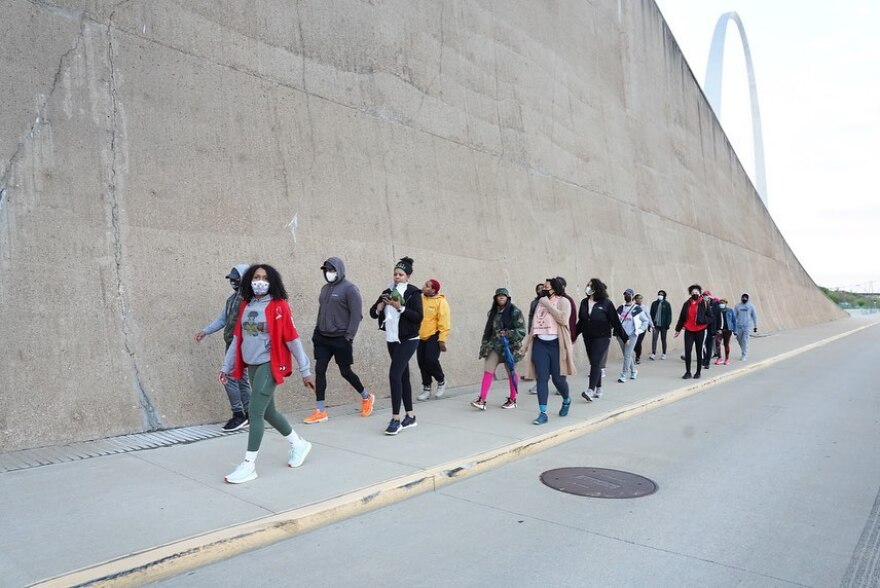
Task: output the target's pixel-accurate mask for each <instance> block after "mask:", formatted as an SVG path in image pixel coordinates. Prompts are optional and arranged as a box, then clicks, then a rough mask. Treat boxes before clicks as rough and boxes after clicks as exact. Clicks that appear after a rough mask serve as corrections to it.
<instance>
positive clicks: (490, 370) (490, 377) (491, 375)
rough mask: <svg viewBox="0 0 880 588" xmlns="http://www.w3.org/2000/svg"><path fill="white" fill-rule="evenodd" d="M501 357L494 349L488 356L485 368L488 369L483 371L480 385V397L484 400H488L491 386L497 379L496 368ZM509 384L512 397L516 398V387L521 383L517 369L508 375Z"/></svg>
mask: <svg viewBox="0 0 880 588" xmlns="http://www.w3.org/2000/svg"><path fill="white" fill-rule="evenodd" d="M500 359H501V358H500V357H499V356H498V354H497V353H495V352H494V351H490V352H489V357H487V358H486V363H485V366H484V368H483V369H484V370H486V371H484V372H483V383H482V384H481V385H480V398H482V399H483V400H486V397H487V396H488V395H489V388H491V387H492V382H493V381H494V380H495V368H497V367H498V363H499V361H500ZM507 384H508V386H509V387H510V399H511V400H516V389H517V386H518V384H519V376H518V375H517V374H516V372H515V371H514V372H513V373H512V374H509V375H508V379H507Z"/></svg>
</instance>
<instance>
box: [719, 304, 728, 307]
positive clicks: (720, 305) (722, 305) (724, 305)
mask: <svg viewBox="0 0 880 588" xmlns="http://www.w3.org/2000/svg"><path fill="white" fill-rule="evenodd" d="M718 308H727V305H726V304H719V305H718Z"/></svg>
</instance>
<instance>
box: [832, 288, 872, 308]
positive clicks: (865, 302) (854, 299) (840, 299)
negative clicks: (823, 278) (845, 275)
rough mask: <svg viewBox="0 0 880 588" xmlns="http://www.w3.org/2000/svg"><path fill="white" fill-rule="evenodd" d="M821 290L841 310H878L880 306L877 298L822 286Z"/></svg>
mask: <svg viewBox="0 0 880 588" xmlns="http://www.w3.org/2000/svg"><path fill="white" fill-rule="evenodd" d="M819 288H820V289H821V290H822V292H824V293H825V296H827V297H828V298H830V299H831V301H832V302H834V303H835V304H837V305H838V306H840V307H841V308H876V307H877V306H880V300H878V297H877V296H866V295H865V294H857V293H855V292H847V291H846V290H830V289H829V288H824V287H822V286H819Z"/></svg>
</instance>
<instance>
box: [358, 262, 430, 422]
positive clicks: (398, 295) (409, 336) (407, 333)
mask: <svg viewBox="0 0 880 588" xmlns="http://www.w3.org/2000/svg"><path fill="white" fill-rule="evenodd" d="M412 272H413V260H412V258H410V257H402V258H400V261H398V262H397V263H396V264H395V265H394V270H393V271H392V278H393V282H392V284H391V286H389V287H388V288H386V289H385V290H384V291H383V292H382V294H381V295H380V296H379V298H378V300H376V302H375V303H374V304H373V306H371V307H370V316H371V317H373V318H374V319H376V320H378V321H379V329H381V330H382V331H385V343H386V344H387V346H388V355H390V356H391V366H390V367H389V368H388V384H389V387H390V388H391V413H392V414H391V421H390V422H389V423H388V427H387V428H386V429H385V434H386V435H397V434H398V433H399V432H400V431H402V430H404V429H409V428H411V427H415V426H417V425H418V423H417V422H416V415H415V413H413V402H412V383H411V382H410V376H409V360H410V359H411V358H412V356H413V354H414V353H415V352H416V349H418V347H419V328H420V327H421V325H422V316H423V313H422V291H421V290H420V289H419V288H417V287H416V286H413V285H412V284H410V283H409V278H410V276H411V275H412ZM401 403H402V404H403V407H404V409H405V410H406V416H405V417H404V418H403V419H401V418H400V405H401Z"/></svg>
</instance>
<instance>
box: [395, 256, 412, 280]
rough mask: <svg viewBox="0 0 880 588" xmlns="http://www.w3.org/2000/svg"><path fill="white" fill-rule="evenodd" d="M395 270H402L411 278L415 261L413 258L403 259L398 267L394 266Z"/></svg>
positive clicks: (398, 263)
mask: <svg viewBox="0 0 880 588" xmlns="http://www.w3.org/2000/svg"><path fill="white" fill-rule="evenodd" d="M394 269H402V270H403V272H404V273H405V274H406V275H408V276H411V275H412V270H413V260H412V258H411V257H401V258H400V261H398V262H397V265H395V266H394Z"/></svg>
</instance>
